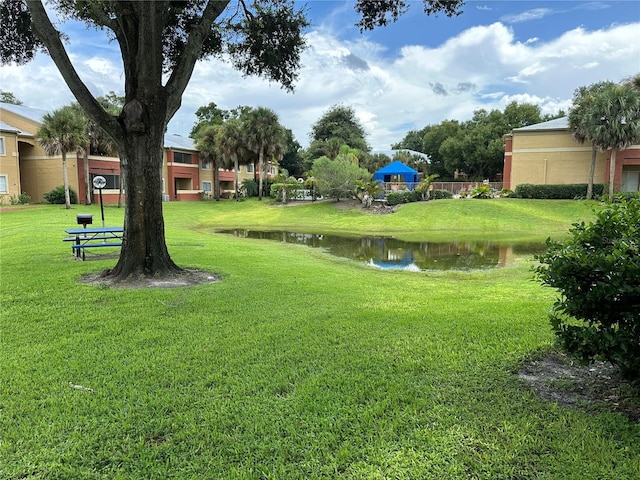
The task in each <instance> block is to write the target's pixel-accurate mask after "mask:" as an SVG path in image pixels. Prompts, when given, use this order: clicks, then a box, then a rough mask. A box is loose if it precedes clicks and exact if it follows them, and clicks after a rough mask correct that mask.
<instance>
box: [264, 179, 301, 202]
mask: <svg viewBox="0 0 640 480" xmlns="http://www.w3.org/2000/svg"><path fill="white" fill-rule="evenodd" d="M269 188H270V191H269V195H270V196H271V198H274V199H275V200H276V201H277V202H282V201H283V199H282V189H283V188H286V195H285V197H286V198H285V201H287V202H288V201H289V200H293V199H295V198H297V197H298V190H301V189H303V188H304V187H303V185H302V184H301V183H298V181H297V180H296V179H295V178H291V177H290V178H287V179H286V181H285V182H284V183H282V182H278V183H272V184H271V186H270V187H269Z"/></svg>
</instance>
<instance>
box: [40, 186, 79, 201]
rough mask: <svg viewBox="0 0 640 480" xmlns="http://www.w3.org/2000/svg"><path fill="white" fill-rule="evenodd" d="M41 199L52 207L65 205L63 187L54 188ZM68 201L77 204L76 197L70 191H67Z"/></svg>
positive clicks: (74, 193)
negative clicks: (51, 204)
mask: <svg viewBox="0 0 640 480" xmlns="http://www.w3.org/2000/svg"><path fill="white" fill-rule="evenodd" d="M43 197H44V199H45V200H46V201H47V202H49V203H53V204H54V205H63V204H64V203H65V201H64V186H62V185H60V186H59V187H56V188H54V189H53V190H51V191H50V192H47V193H45V194H44V195H43ZM69 199H70V201H71V203H78V196H77V195H76V192H74V191H73V190H72V189H69Z"/></svg>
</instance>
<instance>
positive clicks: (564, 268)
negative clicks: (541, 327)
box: [535, 199, 640, 382]
mask: <svg viewBox="0 0 640 480" xmlns="http://www.w3.org/2000/svg"><path fill="white" fill-rule="evenodd" d="M569 233H570V234H571V236H570V238H568V239H567V240H565V241H564V242H555V241H551V240H547V251H546V253H544V254H541V255H538V256H536V259H537V260H539V261H540V262H541V264H540V266H538V267H537V268H536V269H535V271H536V275H537V278H538V279H539V280H540V281H541V282H542V283H543V284H544V285H548V286H551V287H554V288H557V289H558V291H559V293H560V298H558V299H557V300H556V302H555V303H554V305H553V309H552V311H551V313H550V320H551V324H552V326H553V329H554V331H555V334H556V336H557V338H558V341H559V343H560V345H561V346H562V347H563V348H564V349H565V350H566V351H567V352H569V353H571V354H574V355H576V356H577V357H578V358H579V359H581V360H582V361H583V362H591V361H593V360H594V359H604V360H608V361H610V362H611V363H613V364H615V365H618V366H619V367H620V371H621V373H622V375H623V376H625V377H626V378H627V379H629V380H632V381H635V382H638V381H640V317H639V316H638V306H639V305H640V241H638V239H639V238H640V200H635V199H633V200H628V201H622V203H617V204H610V205H608V206H606V207H605V208H604V209H602V210H601V211H600V212H598V213H597V216H596V220H595V222H593V223H590V224H588V225H585V223H584V222H582V223H579V224H578V223H576V224H574V226H573V228H572V229H571V230H569Z"/></svg>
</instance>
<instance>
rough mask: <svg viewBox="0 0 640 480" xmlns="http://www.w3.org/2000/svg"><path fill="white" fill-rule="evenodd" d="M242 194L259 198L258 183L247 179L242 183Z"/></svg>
mask: <svg viewBox="0 0 640 480" xmlns="http://www.w3.org/2000/svg"><path fill="white" fill-rule="evenodd" d="M242 193H243V194H244V196H245V197H257V196H258V182H256V181H255V180H253V179H252V178H245V179H244V180H243V181H242Z"/></svg>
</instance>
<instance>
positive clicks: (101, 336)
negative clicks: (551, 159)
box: [0, 199, 640, 480]
mask: <svg viewBox="0 0 640 480" xmlns="http://www.w3.org/2000/svg"><path fill="white" fill-rule="evenodd" d="M595 205H596V204H594V203H587V202H578V201H576V202H563V201H526V200H510V199H505V200H488V201H480V200H478V201H475V200H473V201H471V200H470V201H463V200H458V201H456V200H447V201H436V202H430V203H427V204H425V203H418V204H408V205H404V206H403V207H401V208H400V209H399V211H398V212H396V213H394V214H390V215H372V214H369V213H363V212H362V211H360V210H359V209H355V210H353V209H342V208H337V207H336V205H334V204H331V203H319V204H314V205H310V204H309V205H296V206H286V207H283V206H276V205H273V204H271V203H270V202H269V201H264V202H260V203H259V202H257V201H245V202H233V201H223V202H194V203H169V204H166V205H165V221H166V229H167V244H168V247H169V251H170V253H171V256H172V258H173V259H174V260H175V261H176V262H177V263H178V264H179V265H182V266H185V267H190V268H198V269H203V270H208V271H212V272H215V273H216V274H218V275H219V276H220V278H221V281H219V282H217V283H213V284H209V285H202V286H198V287H186V288H176V289H146V290H126V289H116V288H107V287H99V286H98V287H96V286H88V285H84V284H81V283H79V282H78V281H77V279H78V277H79V276H81V275H82V274H85V273H91V272H96V271H99V270H101V269H105V268H109V267H112V266H113V265H114V264H115V261H116V260H115V258H106V259H99V260H97V259H93V260H91V261H86V262H81V261H76V260H74V259H73V257H72V256H71V252H70V248H69V246H68V245H67V244H63V242H62V241H61V239H62V238H63V237H64V228H68V227H71V226H74V224H75V215H76V213H86V212H89V213H94V221H97V222H100V220H99V218H100V211H99V208H98V207H96V206H92V207H79V206H76V207H74V209H72V210H70V211H66V210H64V209H62V208H60V207H58V206H42V207H30V208H27V209H21V210H11V211H4V212H1V213H0V241H1V244H0V282H1V283H0V302H1V323H0V334H1V335H0V389H1V390H0V478H1V479H171V478H173V479H316V478H327V479H331V478H343V479H431V478H433V479H458V478H461V479H467V478H473V479H580V480H583V479H610V478H611V479H613V478H615V479H635V478H638V472H640V425H639V424H637V423H632V422H630V421H628V420H627V419H626V418H625V417H623V416H621V415H618V414H613V413H609V412H606V411H595V412H593V411H592V412H585V411H583V410H579V409H575V410H574V409H567V408H564V407H560V406H558V405H556V404H553V403H550V402H547V401H543V400H541V399H539V398H538V397H536V395H535V394H534V393H533V392H531V391H530V390H529V389H528V388H527V386H526V385H525V384H524V383H523V382H522V381H521V380H519V379H518V377H517V375H516V372H517V370H518V367H519V365H520V364H521V363H522V362H524V361H525V360H526V359H528V358H531V357H532V356H536V355H540V354H542V353H543V352H545V351H547V350H548V349H550V348H551V347H552V344H553V335H552V333H551V331H550V326H549V324H548V320H547V318H546V314H547V311H548V310H549V307H550V305H551V303H552V301H553V298H554V292H552V291H551V290H549V289H545V288H542V287H541V286H540V285H539V284H538V283H537V282H535V281H534V280H533V277H532V273H531V271H530V266H531V261H528V260H523V261H521V262H519V263H517V264H515V265H513V266H510V267H508V268H504V269H498V270H492V271H473V272H437V273H436V272H421V273H414V272H403V271H380V270H375V269H370V268H367V267H366V266H363V265H359V264H357V263H355V262H352V261H349V260H345V259H341V258H337V257H331V256H329V255H327V254H325V253H323V252H321V251H318V250H315V249H309V248H305V247H296V246H292V245H286V244H278V243H274V242H270V241H260V240H247V239H238V238H232V237H229V236H226V235H220V234H214V233H213V230H214V229H216V228H224V227H243V228H247V227H252V228H267V229H268V228H272V229H291V230H294V231H310V232H311V231H313V232H322V231H323V232H326V233H330V232H331V233H345V232H349V233H354V234H358V233H385V234H394V235H396V236H399V237H403V238H406V239H418V238H419V239H424V240H459V239H470V240H471V239H493V240H497V239H503V240H505V241H513V240H519V239H522V240H525V239H531V238H535V239H544V238H546V236H552V237H555V238H559V237H561V236H563V235H564V234H565V233H566V230H567V228H568V227H569V226H570V225H571V223H573V222H575V221H578V220H581V219H588V218H590V217H591V215H592V209H593V208H594V206H595ZM122 214H123V212H122V210H118V209H116V208H113V207H107V208H106V209H105V215H106V223H107V224H111V225H113V224H120V223H121V221H122ZM72 385H73V386H76V387H77V388H73V387H72ZM79 386H82V387H85V388H86V389H82V388H80V387H79ZM88 389H90V390H88Z"/></svg>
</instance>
